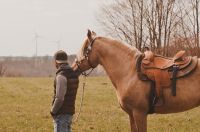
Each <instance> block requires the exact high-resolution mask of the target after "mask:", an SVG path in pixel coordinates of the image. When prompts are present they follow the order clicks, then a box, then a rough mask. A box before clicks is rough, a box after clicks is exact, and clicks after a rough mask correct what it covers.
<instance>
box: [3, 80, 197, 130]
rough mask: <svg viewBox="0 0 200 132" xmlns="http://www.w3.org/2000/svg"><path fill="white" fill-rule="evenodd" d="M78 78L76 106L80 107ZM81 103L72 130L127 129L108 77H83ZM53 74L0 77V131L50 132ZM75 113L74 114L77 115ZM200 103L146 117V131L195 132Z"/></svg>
mask: <svg viewBox="0 0 200 132" xmlns="http://www.w3.org/2000/svg"><path fill="white" fill-rule="evenodd" d="M82 82H83V79H82V78H81V83H80V88H79V91H78V96H77V102H76V108H77V111H78V109H79V107H80V97H81V93H82V92H81V91H82ZM86 82H87V83H86V88H85V96H84V103H83V108H82V112H81V115H80V117H79V119H78V122H75V123H74V124H73V126H72V127H73V128H72V129H73V132H128V131H130V127H129V120H128V116H127V114H126V113H125V112H123V110H122V109H121V108H120V107H119V105H118V102H117V98H116V95H115V89H114V88H113V86H112V84H111V82H110V81H109V79H108V78H107V77H90V78H88V79H87V80H86ZM52 85H53V78H0V132H51V131H53V125H52V118H51V116H50V114H49V111H50V107H51V98H52V95H53V87H52ZM76 115H77V114H75V116H76ZM199 117H200V107H199V108H195V109H192V110H190V111H186V112H182V113H176V114H168V115H158V114H153V115H150V116H149V117H148V132H198V131H200V118H199Z"/></svg>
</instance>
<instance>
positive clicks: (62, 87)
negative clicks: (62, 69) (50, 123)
mask: <svg viewBox="0 0 200 132" xmlns="http://www.w3.org/2000/svg"><path fill="white" fill-rule="evenodd" d="M66 92H67V79H66V77H64V76H63V75H58V76H57V77H56V97H55V101H54V103H53V106H52V108H51V114H53V115H55V114H56V113H57V112H58V110H59V109H60V108H61V106H62V105H63V101H64V98H65V94H66Z"/></svg>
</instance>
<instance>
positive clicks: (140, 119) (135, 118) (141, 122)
mask: <svg viewBox="0 0 200 132" xmlns="http://www.w3.org/2000/svg"><path fill="white" fill-rule="evenodd" d="M129 118H130V125H131V132H146V131H147V115H146V114H144V113H141V112H132V113H130V114H129Z"/></svg>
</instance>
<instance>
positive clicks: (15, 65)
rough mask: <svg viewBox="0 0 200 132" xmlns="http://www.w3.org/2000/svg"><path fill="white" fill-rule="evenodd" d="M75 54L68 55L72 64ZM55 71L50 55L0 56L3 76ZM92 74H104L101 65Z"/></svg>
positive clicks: (1, 74)
mask: <svg viewBox="0 0 200 132" xmlns="http://www.w3.org/2000/svg"><path fill="white" fill-rule="evenodd" d="M74 59H75V55H70V56H69V63H70V64H72V63H73V61H74ZM55 72H56V68H55V64H54V59H53V57H52V56H43V57H37V58H35V57H0V76H4V77H54V76H55ZM91 75H92V76H101V75H105V72H104V70H103V68H102V67H97V68H96V69H95V70H94V71H93V72H92V74H91Z"/></svg>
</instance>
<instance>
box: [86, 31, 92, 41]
mask: <svg viewBox="0 0 200 132" xmlns="http://www.w3.org/2000/svg"><path fill="white" fill-rule="evenodd" d="M87 37H88V39H89V40H90V41H92V32H91V31H90V29H88V33H87Z"/></svg>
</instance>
